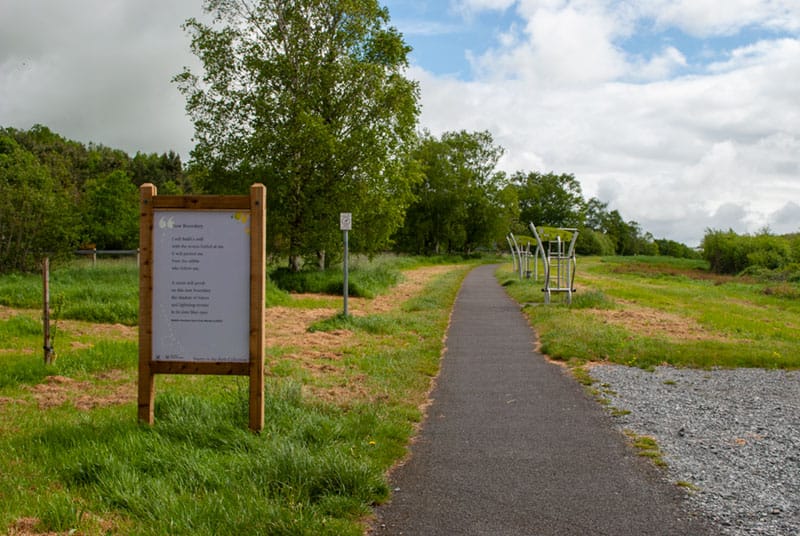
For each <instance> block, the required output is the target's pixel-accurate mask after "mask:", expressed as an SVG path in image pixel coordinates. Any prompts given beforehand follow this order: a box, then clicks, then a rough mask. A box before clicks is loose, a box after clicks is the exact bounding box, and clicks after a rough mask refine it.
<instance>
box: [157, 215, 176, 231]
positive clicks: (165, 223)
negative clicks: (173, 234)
mask: <svg viewBox="0 0 800 536" xmlns="http://www.w3.org/2000/svg"><path fill="white" fill-rule="evenodd" d="M158 227H159V228H160V229H172V228H173V227H175V219H174V218H173V217H172V216H170V217H169V219H167V218H166V216H162V217H161V219H160V220H158Z"/></svg>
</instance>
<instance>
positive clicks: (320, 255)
mask: <svg viewBox="0 0 800 536" xmlns="http://www.w3.org/2000/svg"><path fill="white" fill-rule="evenodd" d="M317 265H318V266H319V269H320V271H323V270H325V250H324V249H323V250H322V251H317Z"/></svg>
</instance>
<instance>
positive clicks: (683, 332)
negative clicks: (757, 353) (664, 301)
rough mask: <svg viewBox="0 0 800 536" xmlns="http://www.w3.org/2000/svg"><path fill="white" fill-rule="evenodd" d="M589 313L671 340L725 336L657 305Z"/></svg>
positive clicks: (605, 321) (648, 334) (719, 338)
mask: <svg viewBox="0 0 800 536" xmlns="http://www.w3.org/2000/svg"><path fill="white" fill-rule="evenodd" d="M591 313H592V314H593V315H595V316H596V317H598V318H600V319H602V321H603V322H604V323H607V324H614V325H617V326H620V327H623V328H625V329H627V330H628V331H631V332H633V333H635V334H637V335H644V336H646V337H654V338H663V339H667V340H670V341H674V342H680V341H686V340H693V341H727V340H729V339H728V338H726V337H724V336H722V335H720V334H719V333H716V332H714V331H710V330H708V329H706V328H704V327H703V326H701V325H700V324H699V323H698V322H697V321H696V320H694V319H693V318H688V317H685V316H680V315H676V314H671V313H666V312H664V311H659V310H657V309H650V308H646V307H630V306H629V308H626V309H612V310H606V309H603V310H600V309H593V310H591Z"/></svg>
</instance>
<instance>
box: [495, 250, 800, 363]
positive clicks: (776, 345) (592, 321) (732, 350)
mask: <svg viewBox="0 0 800 536" xmlns="http://www.w3.org/2000/svg"><path fill="white" fill-rule="evenodd" d="M498 278H499V280H500V281H501V283H502V284H504V285H505V286H506V288H507V290H508V292H509V294H510V295H511V296H512V297H514V298H515V299H516V300H517V301H519V302H520V303H523V304H526V305H525V308H524V309H525V313H526V314H527V315H528V317H529V318H530V321H531V323H532V324H533V325H534V326H535V328H536V330H537V332H538V335H539V338H540V341H541V345H542V351H543V352H544V353H546V354H548V355H549V356H551V357H553V358H555V359H560V360H564V361H570V360H572V361H574V362H576V363H581V362H586V361H610V362H614V363H620V364H625V365H630V366H638V367H643V368H648V367H652V366H655V365H659V364H663V363H666V364H672V365H676V366H691V367H701V368H707V367H715V366H720V367H766V368H798V367H800V351H798V350H800V347H799V346H798V342H797V341H798V340H800V301H798V300H797V299H795V298H794V296H795V295H797V289H794V288H793V287H792V288H790V289H784V291H783V292H777V291H776V290H775V288H774V284H770V283H763V282H757V281H755V280H752V279H747V278H735V277H719V276H714V275H713V274H710V273H709V272H708V271H707V270H706V269H705V265H704V264H703V263H702V262H701V261H689V260H680V259H668V258H647V257H631V258H616V257H615V258H602V259H601V258H582V259H580V261H579V265H578V272H577V278H576V287H577V288H578V292H577V294H576V295H575V299H574V301H573V304H572V305H571V306H567V305H564V304H552V305H550V306H545V305H543V303H542V302H543V298H542V296H541V294H542V293H541V283H536V282H534V281H532V280H523V281H520V280H519V279H518V278H517V277H516V275H515V274H513V273H512V272H511V267H510V266H506V267H504V268H502V269H500V270H499V271H498ZM783 285H784V286H786V285H792V284H790V283H784V284H783ZM790 291H791V292H790ZM554 301H555V300H554Z"/></svg>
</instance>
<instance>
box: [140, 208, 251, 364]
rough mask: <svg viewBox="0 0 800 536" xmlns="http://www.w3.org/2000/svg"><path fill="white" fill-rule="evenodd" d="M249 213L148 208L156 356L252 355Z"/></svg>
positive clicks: (239, 358)
mask: <svg viewBox="0 0 800 536" xmlns="http://www.w3.org/2000/svg"><path fill="white" fill-rule="evenodd" d="M249 333H250V213H249V212H247V211H218V210H216V211H211V210H209V211H200V210H192V211H181V210H156V211H155V212H154V213H153V359H154V360H155V361H224V362H247V361H249V359H250V342H249Z"/></svg>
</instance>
